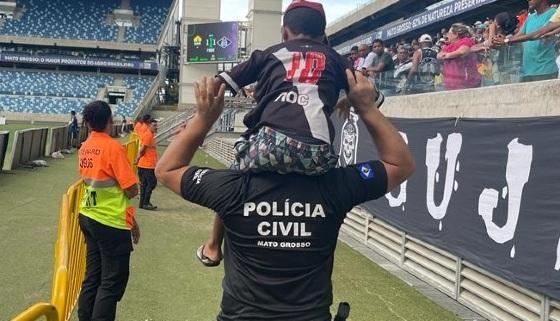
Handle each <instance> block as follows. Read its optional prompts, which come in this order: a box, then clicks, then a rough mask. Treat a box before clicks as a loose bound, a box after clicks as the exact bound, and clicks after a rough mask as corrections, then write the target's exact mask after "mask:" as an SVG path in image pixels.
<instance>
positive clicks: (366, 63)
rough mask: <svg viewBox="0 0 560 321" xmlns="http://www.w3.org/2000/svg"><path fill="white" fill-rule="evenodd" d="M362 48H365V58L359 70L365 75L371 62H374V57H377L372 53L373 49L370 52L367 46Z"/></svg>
mask: <svg viewBox="0 0 560 321" xmlns="http://www.w3.org/2000/svg"><path fill="white" fill-rule="evenodd" d="M364 46H365V48H367V55H366V56H365V58H364V61H363V62H362V65H361V66H360V68H359V69H360V70H361V71H363V72H366V73H367V70H368V68H370V67H371V66H372V65H373V61H374V60H375V57H377V55H376V54H375V52H373V48H372V49H371V50H370V48H369V46H368V45H364Z"/></svg>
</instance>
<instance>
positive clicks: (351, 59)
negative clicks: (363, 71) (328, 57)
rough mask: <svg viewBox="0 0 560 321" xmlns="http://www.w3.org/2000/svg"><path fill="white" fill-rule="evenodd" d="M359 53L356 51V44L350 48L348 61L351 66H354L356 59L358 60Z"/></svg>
mask: <svg viewBox="0 0 560 321" xmlns="http://www.w3.org/2000/svg"><path fill="white" fill-rule="evenodd" d="M358 57H359V53H358V46H353V47H352V48H351V49H350V56H349V57H348V62H350V65H351V66H354V64H355V63H356V60H358Z"/></svg>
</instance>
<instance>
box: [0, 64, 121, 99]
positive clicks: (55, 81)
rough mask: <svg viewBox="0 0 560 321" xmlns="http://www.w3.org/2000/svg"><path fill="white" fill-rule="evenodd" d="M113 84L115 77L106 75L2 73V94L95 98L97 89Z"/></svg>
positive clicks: (0, 81)
mask: <svg viewBox="0 0 560 321" xmlns="http://www.w3.org/2000/svg"><path fill="white" fill-rule="evenodd" d="M112 82H113V77H112V76H105V75H100V76H98V75H83V74H64V73H53V72H29V71H2V73H0V93H3V94H13V95H30V96H37V95H44V96H57V97H83V98H95V96H96V94H97V87H99V86H103V85H107V84H111V83H112Z"/></svg>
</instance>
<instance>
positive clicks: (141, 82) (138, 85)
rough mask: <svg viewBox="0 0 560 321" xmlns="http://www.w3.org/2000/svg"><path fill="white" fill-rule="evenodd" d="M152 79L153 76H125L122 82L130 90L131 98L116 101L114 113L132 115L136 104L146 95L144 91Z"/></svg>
mask: <svg viewBox="0 0 560 321" xmlns="http://www.w3.org/2000/svg"><path fill="white" fill-rule="evenodd" d="M153 81H154V77H134V76H127V77H125V78H124V80H123V84H124V86H125V87H126V88H128V89H130V90H132V98H131V100H130V101H129V102H127V103H124V102H120V103H118V104H117V110H116V114H118V115H132V114H133V113H134V110H135V109H136V107H137V106H138V104H140V102H141V101H142V98H144V96H145V95H146V92H148V89H149V88H150V85H151V83H152V82H153Z"/></svg>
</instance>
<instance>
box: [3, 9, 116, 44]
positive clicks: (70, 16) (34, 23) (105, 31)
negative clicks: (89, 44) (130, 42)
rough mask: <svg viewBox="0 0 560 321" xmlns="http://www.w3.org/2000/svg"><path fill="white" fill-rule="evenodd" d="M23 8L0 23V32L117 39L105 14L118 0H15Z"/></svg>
mask: <svg viewBox="0 0 560 321" xmlns="http://www.w3.org/2000/svg"><path fill="white" fill-rule="evenodd" d="M17 3H18V5H20V6H22V7H24V8H25V12H24V14H23V16H22V17H21V19H20V20H11V21H7V22H5V24H4V26H3V27H2V26H1V25H0V34H3V35H13V36H26V37H41V38H62V39H78V40H100V41H115V40H117V31H118V28H117V27H116V26H109V25H107V24H106V23H105V18H106V17H107V15H108V14H109V13H112V12H113V10H114V9H116V8H117V7H119V5H120V0H97V1H85V0H72V1H68V0H18V1H17Z"/></svg>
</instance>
